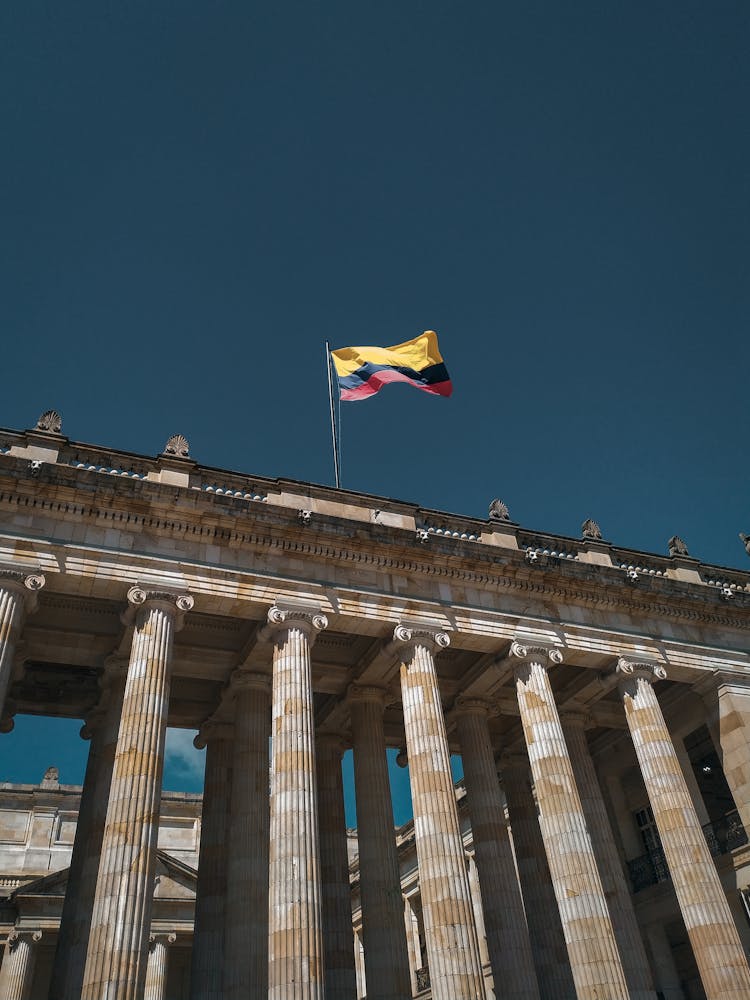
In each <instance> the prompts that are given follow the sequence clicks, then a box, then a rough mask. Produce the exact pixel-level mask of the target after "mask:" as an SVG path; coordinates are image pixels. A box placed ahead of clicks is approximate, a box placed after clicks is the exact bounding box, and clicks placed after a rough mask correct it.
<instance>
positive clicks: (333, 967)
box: [317, 735, 357, 1000]
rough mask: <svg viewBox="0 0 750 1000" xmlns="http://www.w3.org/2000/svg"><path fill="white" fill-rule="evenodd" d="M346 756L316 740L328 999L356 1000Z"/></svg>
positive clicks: (335, 740)
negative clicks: (343, 765)
mask: <svg viewBox="0 0 750 1000" xmlns="http://www.w3.org/2000/svg"><path fill="white" fill-rule="evenodd" d="M342 752H343V745H342V743H341V740H340V738H339V737H338V736H332V735H324V736H319V737H318V740H317V761H318V815H319V817H320V872H321V883H322V908H323V946H324V949H325V955H324V965H325V996H326V1000H352V998H353V997H354V994H355V992H356V989H357V977H356V973H355V970H354V937H353V932H352V899H351V890H350V888H349V856H348V852H347V843H346V820H345V818H344V781H343V777H342V774H341V755H342Z"/></svg>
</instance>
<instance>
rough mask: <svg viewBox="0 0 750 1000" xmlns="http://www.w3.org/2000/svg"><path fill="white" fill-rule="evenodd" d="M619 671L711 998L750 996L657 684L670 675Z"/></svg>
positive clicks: (622, 666)
mask: <svg viewBox="0 0 750 1000" xmlns="http://www.w3.org/2000/svg"><path fill="white" fill-rule="evenodd" d="M617 670H618V672H619V673H620V674H621V677H622V680H621V682H620V694H621V696H622V700H623V704H624V706H625V717H626V719H627V722H628V727H629V729H630V734H631V736H632V738H633V745H634V747H635V752H636V756H637V757H638V763H639V764H640V768H641V773H642V775H643V780H644V782H645V785H646V791H647V792H648V797H649V802H650V803H651V809H652V811H653V814H654V821H655V822H656V826H657V829H658V831H659V836H660V838H661V842H662V847H663V849H664V857H665V858H666V861H667V865H668V866H669V872H670V875H671V876H672V884H673V885H674V889H675V893H676V894H677V899H678V901H679V904H680V910H681V912H682V918H683V920H684V922H685V928H686V929H687V932H688V937H689V938H690V944H691V945H692V948H693V954H694V956H695V961H696V964H697V966H698V971H699V973H700V977H701V981H702V982H703V988H704V990H705V991H706V996H707V998H708V1000H730V998H732V1000H739V998H740V997H749V996H750V970H749V969H748V964H747V959H746V957H745V954H744V951H743V949H742V945H741V943H740V938H739V935H738V933H737V928H736V927H735V924H734V921H733V919H732V914H731V911H730V909H729V904H728V903H727V899H726V896H725V895H724V890H723V889H722V886H721V882H720V881H719V876H718V874H717V872H716V867H715V866H714V862H713V859H712V857H711V854H710V852H709V850H708V845H707V844H706V839H705V837H704V835H703V830H702V829H701V825H700V822H699V820H698V817H697V816H696V813H695V808H694V806H693V802H692V799H691V798H690V793H689V791H688V788H687V785H686V783H685V778H684V776H683V774H682V770H681V768H680V763H679V761H678V759H677V754H676V753H675V750H674V746H673V744H672V739H671V737H670V735H669V730H668V729H667V725H666V722H665V721H664V716H663V715H662V711H661V707H660V705H659V702H658V699H657V697H656V693H655V691H654V689H653V686H652V685H653V681H654V680H660V679H663V678H665V677H666V670H665V669H664V667H662V666H661V665H659V664H656V663H638V662H633V661H630V660H627V659H620V661H619V662H618V665H617Z"/></svg>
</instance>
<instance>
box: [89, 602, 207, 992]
mask: <svg viewBox="0 0 750 1000" xmlns="http://www.w3.org/2000/svg"><path fill="white" fill-rule="evenodd" d="M129 598H130V600H131V602H132V603H135V604H136V605H142V606H141V607H140V609H139V611H138V613H137V617H136V626H135V631H134V634H133V645H132V650H131V656H130V664H129V666H128V676H127V681H126V685H125V697H124V700H123V706H122V719H121V723H120V731H119V735H118V739H117V750H116V753H115V763H114V770H113V774H112V784H111V789H110V795H109V802H108V806H107V818H106V820H105V825H104V836H103V838H102V852H101V860H100V864H99V876H98V879H97V886H96V895H95V900H94V907H93V914H92V918H91V935H90V939H89V947H88V953H87V957H86V967H85V971H84V977H83V989H82V993H81V996H82V1000H104V998H106V1000H135V998H136V997H138V996H140V994H141V993H142V992H143V988H144V985H145V980H146V962H147V957H148V937H149V929H150V924H151V909H152V901H153V886H154V876H155V870H156V844H157V836H158V832H159V806H160V802H161V785H162V773H163V769H164V741H165V737H166V728H167V710H168V708H169V680H170V665H171V659H172V642H173V634H174V630H175V624H176V618H177V612H178V610H180V611H187V610H189V609H190V608H191V607H192V598H190V597H187V596H182V597H178V598H176V599H175V598H171V597H167V595H162V594H160V595H158V596H153V597H149V595H148V594H147V593H146V592H144V591H142V590H140V589H139V588H132V589H131V591H130V594H129Z"/></svg>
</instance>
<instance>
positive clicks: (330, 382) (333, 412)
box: [326, 341, 341, 489]
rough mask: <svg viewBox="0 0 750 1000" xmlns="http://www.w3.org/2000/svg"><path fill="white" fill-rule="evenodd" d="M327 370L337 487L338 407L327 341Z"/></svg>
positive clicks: (338, 477)
mask: <svg viewBox="0 0 750 1000" xmlns="http://www.w3.org/2000/svg"><path fill="white" fill-rule="evenodd" d="M326 370H327V372H328V405H329V407H330V410H331V441H332V442H333V471H334V474H335V476H336V489H340V487H341V475H340V472H339V446H338V439H337V437H336V408H335V407H334V405H333V379H332V378H331V346H330V344H329V343H328V341H326Z"/></svg>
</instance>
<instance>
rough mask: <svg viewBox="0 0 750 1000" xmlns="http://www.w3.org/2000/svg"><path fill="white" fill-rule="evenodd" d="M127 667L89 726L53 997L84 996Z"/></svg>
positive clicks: (107, 686)
mask: <svg viewBox="0 0 750 1000" xmlns="http://www.w3.org/2000/svg"><path fill="white" fill-rule="evenodd" d="M126 666H127V664H125V663H124V662H123V664H122V665H120V664H116V665H112V666H110V667H109V668H108V673H109V676H108V677H106V678H105V682H104V691H103V695H102V699H103V702H104V704H103V705H102V708H101V711H100V710H98V709H97V712H96V717H95V718H94V719H91V720H88V721H87V723H86V726H85V727H84V728H85V729H88V730H90V732H91V745H90V747H89V755H88V761H87V764H86V775H85V778H84V782H83V792H82V794H81V806H80V809H79V811H78V822H77V824H76V835H75V841H74V844H73V854H72V857H71V861H70V868H69V870H68V884H67V888H66V891H65V899H64V900H63V908H62V915H61V917H60V931H59V933H58V936H57V946H56V948H55V959H54V963H53V966H52V979H51V983H50V996H51V997H54V998H55V1000H79V998H80V996H81V989H82V985H83V972H84V968H85V966H86V952H87V949H88V943H89V934H90V932H91V915H92V910H93V906H94V897H95V895H96V882H97V876H98V873H99V856H100V854H101V849H102V840H103V837H104V824H105V821H106V818H107V803H108V802H109V792H110V786H111V784H112V770H113V768H114V763H115V751H116V749H117V733H118V730H119V726H120V716H121V714H122V700H123V695H124V693H125V667H126Z"/></svg>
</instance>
